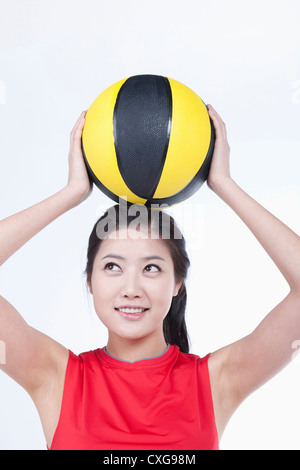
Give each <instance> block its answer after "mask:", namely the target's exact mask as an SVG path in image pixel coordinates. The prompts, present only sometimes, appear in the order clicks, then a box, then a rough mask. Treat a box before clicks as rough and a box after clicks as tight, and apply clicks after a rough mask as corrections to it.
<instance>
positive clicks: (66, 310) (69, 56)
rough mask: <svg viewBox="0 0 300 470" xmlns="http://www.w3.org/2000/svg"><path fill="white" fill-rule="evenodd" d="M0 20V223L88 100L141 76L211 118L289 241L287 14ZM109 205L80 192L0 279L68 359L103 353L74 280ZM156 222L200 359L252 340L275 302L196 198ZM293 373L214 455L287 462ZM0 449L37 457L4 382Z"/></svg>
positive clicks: (68, 14) (258, 399)
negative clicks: (170, 242) (186, 272)
mask: <svg viewBox="0 0 300 470" xmlns="http://www.w3.org/2000/svg"><path fill="white" fill-rule="evenodd" d="M0 8H1V11H0V116H1V126H0V155H1V165H0V188H1V193H0V194H1V196H0V217H1V219H2V218H4V217H6V216H8V215H11V214H12V213H15V212H17V211H19V210H22V209H24V208H25V207H27V206H29V205H32V204H34V203H36V202H38V201H40V200H42V199H44V198H45V197H48V196H49V195H51V194H53V193H54V192H56V191H57V190H59V189H61V187H62V186H63V185H64V184H65V182H66V180H67V174H68V166H67V154H68V147H69V133H70V131H71V129H72V127H73V124H74V123H75V121H76V119H77V117H78V116H79V114H80V112H81V111H82V110H85V109H88V107H89V106H90V104H91V103H92V102H93V101H94V99H95V98H96V97H97V96H98V94H99V93H101V92H102V91H103V90H104V89H105V88H106V87H108V86H109V85H111V84H112V83H114V82H116V81H118V80H120V79H122V78H125V77H128V76H130V75H136V74H144V73H151V74H158V75H164V76H167V77H170V78H174V79H176V80H178V81H181V82H183V83H184V84H186V85H187V86H189V87H190V88H192V89H193V90H194V91H196V92H197V93H198V94H199V95H200V96H201V98H202V99H203V100H204V101H205V102H206V103H211V104H213V106H214V107H215V108H216V109H217V111H218V112H219V113H220V114H221V116H222V118H223V120H224V121H225V122H226V125H227V129H228V136H229V141H230V146H231V168H232V175H233V177H234V178H235V179H236V181H237V183H238V184H239V185H240V186H242V187H243V189H245V190H246V191H247V192H248V193H250V194H251V195H252V196H253V197H255V198H256V199H257V200H258V201H259V202H260V203H261V204H262V205H264V206H265V207H266V208H267V209H269V210H270V211H271V212H273V213H274V214H275V215H277V216H278V217H279V218H281V219H282V220H283V221H284V222H285V223H287V224H288V225H289V226H290V227H291V228H292V229H294V230H295V231H296V232H297V233H300V217H299V210H300V181H299V175H300V160H299V156H300V136H299V117H300V61H299V59H300V27H299V19H300V3H299V1H298V0H251V1H249V0H244V1H242V2H241V1H239V0H227V1H224V0H209V1H203V0H185V1H184V2H182V1H179V0H142V1H141V0H43V1H40V0H0ZM112 204H113V202H112V201H110V200H109V199H108V198H106V197H105V196H104V195H103V194H102V193H101V192H100V191H99V190H98V189H97V188H94V191H93V194H92V196H91V197H90V198H89V199H88V200H87V201H86V202H85V203H83V204H82V205H81V206H79V207H77V208H75V209H74V210H72V211H71V212H69V213H68V214H66V215H64V216H63V217H61V218H60V219H58V220H57V221H55V222H54V223H53V224H52V225H51V226H49V227H47V228H46V229H45V230H44V231H43V232H42V233H40V234H39V235H38V236H36V237H35V238H34V239H33V240H32V241H30V242H29V243H28V244H27V245H26V246H25V247H24V248H23V249H22V250H20V251H19V252H18V253H17V254H15V255H14V256H13V257H12V258H11V259H10V260H9V261H8V262H7V263H6V264H5V265H4V266H3V267H2V269H1V272H0V283H1V284H0V285H1V295H3V296H4V297H6V298H7V299H8V300H9V301H10V302H11V303H12V304H13V305H14V306H15V307H16V308H17V309H18V310H19V311H20V312H21V314H22V315H23V316H24V318H25V319H26V321H27V322H28V323H30V324H31V325H32V326H34V327H36V328H38V329H40V330H41V331H43V332H44V333H46V334H48V335H50V336H52V337H53V338H55V339H56V340H58V341H60V342H61V343H63V344H64V345H65V346H66V347H68V348H70V349H72V350H73V351H74V352H75V353H79V352H81V351H83V350H88V349H93V348H96V347H102V346H104V345H105V342H106V333H105V330H104V329H103V328H102V326H101V325H100V323H99V321H98V320H97V319H96V317H95V314H94V312H93V308H92V302H91V301H90V300H89V299H88V294H87V290H86V287H85V281H84V277H83V271H84V267H85V266H84V263H85V251H86V246H87V239H88V236H89V233H90V231H91V228H92V226H93V224H94V222H95V220H96V218H97V217H98V215H100V213H101V212H102V211H103V210H104V209H106V208H108V207H110V205H112ZM172 213H173V214H174V215H175V217H176V218H177V220H178V221H179V224H180V225H181V228H182V229H183V232H184V234H185V235H186V238H187V242H188V246H189V253H190V257H191V260H192V268H191V271H190V277H189V281H188V286H189V301H188V311H187V322H188V327H189V331H190V338H191V342H192V352H193V353H196V354H199V355H201V356H202V355H205V354H206V353H208V352H210V351H214V350H215V349H217V348H219V347H221V346H224V345H225V344H228V343H230V342H232V341H234V340H237V339H239V338H241V337H242V336H244V335H246V334H248V333H249V332H250V331H252V330H253V329H254V328H255V327H256V326H257V324H258V323H259V322H260V321H261V320H262V318H263V317H264V316H265V315H266V314H267V313H268V312H269V311H270V310H271V309H272V308H273V307H274V306H275V305H276V304H277V303H278V302H279V301H280V300H282V298H283V297H284V296H285V294H286V293H287V291H288V289H287V285H286V283H285V281H284V280H283V278H282V277H281V275H280V273H279V272H278V271H277V269H276V268H275V266H274V264H273V263H272V262H271V261H270V260H269V259H268V257H267V255H266V254H265V253H264V252H263V250H262V249H261V247H260V246H259V245H258V243H257V242H256V240H255V239H254V237H253V236H252V235H251V234H250V233H249V232H248V230H247V229H246V228H245V227H244V226H243V224H242V222H241V221H240V220H239V219H238V218H237V217H236V215H235V214H233V213H232V212H231V210H230V209H228V208H227V207H226V206H225V204H224V203H223V202H222V201H221V200H219V199H218V198H217V196H215V195H214V194H213V193H212V192H211V191H210V190H209V189H208V188H207V186H206V185H204V186H203V187H202V188H201V189H200V191H199V192H198V193H197V194H196V195H194V196H193V197H192V198H191V199H189V200H188V201H186V202H184V203H182V204H180V205H178V206H176V207H174V208H173V209H172ZM299 314H300V312H299ZM0 339H1V331H0ZM299 339H300V338H299ZM292 352H293V350H292V349H291V354H292ZM262 360H263V358H262ZM299 371H300V355H299V356H298V357H297V358H296V359H295V361H294V362H293V363H292V364H291V365H290V366H288V367H287V368H286V369H285V370H284V371H283V372H281V373H280V374H279V375H278V376H276V377H275V378H274V379H273V380H272V381H270V382H269V383H268V384H267V385H265V386H264V387H262V388H261V389H260V390H258V391H257V392H256V393H255V394H254V395H252V396H251V397H250V398H249V399H248V400H247V401H246V402H245V403H244V404H242V405H241V407H240V408H239V410H238V411H237V412H236V413H235V415H234V417H233V418H232V420H231V422H230V423H229V425H228V427H227V430H226V431H225V434H224V437H223V439H222V441H221V449H300V431H299V430H300V404H299V399H298V398H299V393H300V374H299ZM0 449H45V439H44V436H43V433H42V428H41V425H40V421H39V417H38V415H37V412H36V410H35V408H34V406H33V404H32V402H31V400H30V398H29V397H28V396H27V395H26V393H25V392H24V391H23V390H22V389H21V388H20V387H19V386H18V385H16V384H15V383H14V382H13V381H12V380H11V379H9V378H8V377H6V376H5V375H4V374H0Z"/></svg>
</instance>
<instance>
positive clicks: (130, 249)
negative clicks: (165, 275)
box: [97, 228, 172, 261]
mask: <svg viewBox="0 0 300 470" xmlns="http://www.w3.org/2000/svg"><path fill="white" fill-rule="evenodd" d="M110 252H112V253H118V254H120V255H123V256H124V257H127V258H128V257H131V258H133V257H136V258H141V256H143V257H146V256H151V255H156V256H162V257H163V258H165V259H166V260H168V261H169V260H170V261H172V258H171V255H170V251H169V248H168V246H167V244H166V242H165V241H164V240H162V239H159V238H151V237H150V236H149V234H148V232H147V230H141V231H137V230H135V229H130V228H129V229H127V228H124V229H120V230H118V231H115V232H111V233H110V234H109V236H108V237H107V238H105V239H104V240H103V241H102V243H101V245H100V248H99V251H98V253H97V257H98V256H105V254H107V253H110Z"/></svg>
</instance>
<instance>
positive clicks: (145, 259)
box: [101, 253, 166, 261]
mask: <svg viewBox="0 0 300 470" xmlns="http://www.w3.org/2000/svg"><path fill="white" fill-rule="evenodd" d="M105 258H116V259H120V260H123V261H125V260H126V258H123V256H120V255H116V254H115V253H109V254H108V255H105V256H103V258H101V259H105ZM152 259H159V260H160V261H166V260H165V259H164V258H162V257H161V256H158V255H151V256H144V257H143V258H140V260H141V261H150V260H152Z"/></svg>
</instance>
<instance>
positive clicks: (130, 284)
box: [121, 273, 143, 299]
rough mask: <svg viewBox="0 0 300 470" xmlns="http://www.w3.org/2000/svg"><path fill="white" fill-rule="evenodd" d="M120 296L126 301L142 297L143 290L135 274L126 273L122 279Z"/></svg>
mask: <svg viewBox="0 0 300 470" xmlns="http://www.w3.org/2000/svg"><path fill="white" fill-rule="evenodd" d="M121 295H122V297H124V298H128V299H134V298H140V297H142V295H143V289H142V286H141V283H140V281H139V277H138V276H137V275H136V274H135V273H128V274H127V275H126V277H124V284H123V286H122V289H121Z"/></svg>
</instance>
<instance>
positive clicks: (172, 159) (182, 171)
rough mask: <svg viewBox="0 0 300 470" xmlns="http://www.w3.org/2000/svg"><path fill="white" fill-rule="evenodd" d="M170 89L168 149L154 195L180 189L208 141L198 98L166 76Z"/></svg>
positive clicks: (205, 114) (190, 176)
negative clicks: (170, 114)
mask: <svg viewBox="0 0 300 470" xmlns="http://www.w3.org/2000/svg"><path fill="white" fill-rule="evenodd" d="M168 80H169V83H170V86H171V91H172V101H173V102H172V128H171V134H170V141H169V147H168V152H167V155H166V160H165V164H164V168H163V171H162V175H161V178H160V181H159V184H158V186H157V189H156V192H155V194H154V198H159V199H162V198H167V197H169V196H170V195H173V194H176V193H178V192H179V191H181V190H182V189H184V188H185V187H186V186H187V185H188V184H189V183H190V181H191V180H192V179H193V178H194V176H195V175H196V174H197V173H198V171H199V170H200V168H201V166H202V164H203V162H204V160H205V158H206V156H207V153H208V149H209V146H210V142H211V124H210V119H209V115H208V112H207V108H206V106H205V104H204V103H203V101H202V100H201V98H200V97H199V96H198V95H197V94H196V93H195V92H194V91H193V90H191V89H190V88H188V87H187V86H185V85H183V84H182V83H180V82H178V81H176V80H173V79H171V78H169V79H168Z"/></svg>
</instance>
